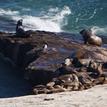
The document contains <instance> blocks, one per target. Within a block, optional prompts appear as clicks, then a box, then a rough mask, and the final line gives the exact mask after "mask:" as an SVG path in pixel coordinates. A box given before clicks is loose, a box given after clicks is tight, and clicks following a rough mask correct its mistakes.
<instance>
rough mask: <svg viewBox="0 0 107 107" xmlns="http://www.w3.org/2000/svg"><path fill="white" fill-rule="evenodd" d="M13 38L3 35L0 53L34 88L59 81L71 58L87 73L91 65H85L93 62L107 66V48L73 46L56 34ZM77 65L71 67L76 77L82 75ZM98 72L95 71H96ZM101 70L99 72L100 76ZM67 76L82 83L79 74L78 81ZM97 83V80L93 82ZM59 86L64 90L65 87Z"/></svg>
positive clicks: (69, 40)
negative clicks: (63, 64)
mask: <svg viewBox="0 0 107 107" xmlns="http://www.w3.org/2000/svg"><path fill="white" fill-rule="evenodd" d="M12 35H13V34H7V33H0V52H1V53H3V54H4V55H5V56H6V57H8V58H10V59H11V60H12V61H13V62H14V63H15V64H16V65H17V66H19V67H20V68H21V69H23V70H24V71H25V79H27V80H29V81H30V82H31V83H33V84H34V85H40V84H42V85H45V87H46V84H48V83H49V82H55V81H53V78H57V79H56V80H57V81H59V78H60V77H59V76H60V75H59V72H57V70H58V69H59V68H60V67H61V63H64V61H65V59H66V58H68V57H69V58H70V59H71V60H74V58H76V59H77V60H78V61H79V62H80V63H81V64H82V65H83V66H84V67H85V69H86V71H87V70H89V69H88V68H89V64H88V66H87V64H86V63H87V62H88V63H89V62H90V61H91V60H93V61H95V63H101V64H103V63H104V64H105V63H106V62H107V49H106V48H103V47H97V46H89V45H83V44H82V43H78V42H73V41H72V40H71V39H68V38H63V37H60V36H58V34H55V33H50V32H43V31H36V32H32V33H31V35H32V36H30V37H27V38H22V37H15V36H12ZM71 36H72V35H71ZM86 60H87V61H86ZM78 61H74V65H71V66H70V67H71V68H72V69H73V71H74V70H75V69H76V73H78V72H79V70H77V69H78V67H75V65H77V64H78ZM105 65H106V64H105ZM97 68H98V67H97ZM97 68H96V67H92V69H94V70H96V69H97ZM79 69H80V67H79ZM101 70H102V68H101ZM101 70H98V69H97V71H98V72H99V71H101ZM102 72H103V71H102ZM80 74H81V73H79V75H80ZM67 75H69V76H70V75H71V77H72V78H74V77H75V78H77V80H78V79H80V78H79V76H78V74H75V75H76V76H77V77H76V76H75V75H74V74H67ZM69 76H68V77H69ZM73 76H74V77H73ZM98 78H99V76H98ZM68 80H69V78H68ZM64 81H65V80H64ZM94 81H96V80H95V79H94ZM102 81H103V79H102ZM70 82H71V81H70ZM77 82H78V84H79V85H78V86H80V85H81V83H80V82H79V80H78V81H77ZM90 82H92V81H90ZM65 83H66V82H65ZM94 83H95V82H94ZM63 84H64V83H63ZM95 84H96V83H95ZM59 85H60V86H62V83H61V84H59ZM54 86H55V87H57V88H58V87H60V86H56V84H55V85H54ZM91 86H92V85H91ZM40 87H41V86H40ZM40 87H39V89H40ZM64 87H65V85H64ZM67 87H69V86H67ZM37 88H38V86H37ZM43 89H44V86H43ZM60 89H62V90H63V91H64V90H66V89H64V88H63V87H60ZM71 90H72V89H71ZM75 90H76V89H75Z"/></svg>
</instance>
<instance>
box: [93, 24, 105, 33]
mask: <svg viewBox="0 0 107 107" xmlns="http://www.w3.org/2000/svg"><path fill="white" fill-rule="evenodd" d="M91 30H92V33H93V34H107V27H104V28H102V27H98V26H93V27H92V28H91Z"/></svg>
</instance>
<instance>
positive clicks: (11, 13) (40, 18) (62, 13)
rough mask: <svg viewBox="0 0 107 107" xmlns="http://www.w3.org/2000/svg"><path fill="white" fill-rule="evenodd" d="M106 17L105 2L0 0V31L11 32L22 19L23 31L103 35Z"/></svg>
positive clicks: (96, 0)
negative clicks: (90, 30)
mask: <svg viewBox="0 0 107 107" xmlns="http://www.w3.org/2000/svg"><path fill="white" fill-rule="evenodd" d="M106 14H107V0H0V30H1V31H8V32H14V31H15V26H16V22H17V20H19V19H21V18H22V19H23V25H24V28H25V29H26V30H44V31H51V32H72V33H78V32H79V31H80V30H81V29H83V28H91V29H92V30H93V32H95V33H98V34H104V35H106V34H107V15H106Z"/></svg>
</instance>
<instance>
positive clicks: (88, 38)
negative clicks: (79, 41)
mask: <svg viewBox="0 0 107 107" xmlns="http://www.w3.org/2000/svg"><path fill="white" fill-rule="evenodd" d="M80 34H81V35H82V36H83V39H84V44H91V45H97V46H101V44H102V39H101V38H100V37H98V36H96V35H95V34H93V33H92V30H91V29H89V30H86V29H83V30H82V31H80Z"/></svg>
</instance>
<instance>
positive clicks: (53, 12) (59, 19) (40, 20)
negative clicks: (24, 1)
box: [0, 6, 71, 32]
mask: <svg viewBox="0 0 107 107" xmlns="http://www.w3.org/2000/svg"><path fill="white" fill-rule="evenodd" d="M41 13H43V12H41ZM41 13H40V14H41ZM70 14H71V10H70V9H69V7H68V6H64V7H63V9H59V8H50V9H49V10H48V11H47V13H44V14H43V15H42V16H33V15H21V14H20V13H19V12H18V11H12V10H3V9H0V16H5V17H8V18H9V19H11V20H13V21H14V22H15V23H16V22H17V20H19V19H23V25H24V27H25V30H42V31H51V32H61V31H62V27H63V26H64V25H66V24H67V16H68V15H70Z"/></svg>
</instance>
